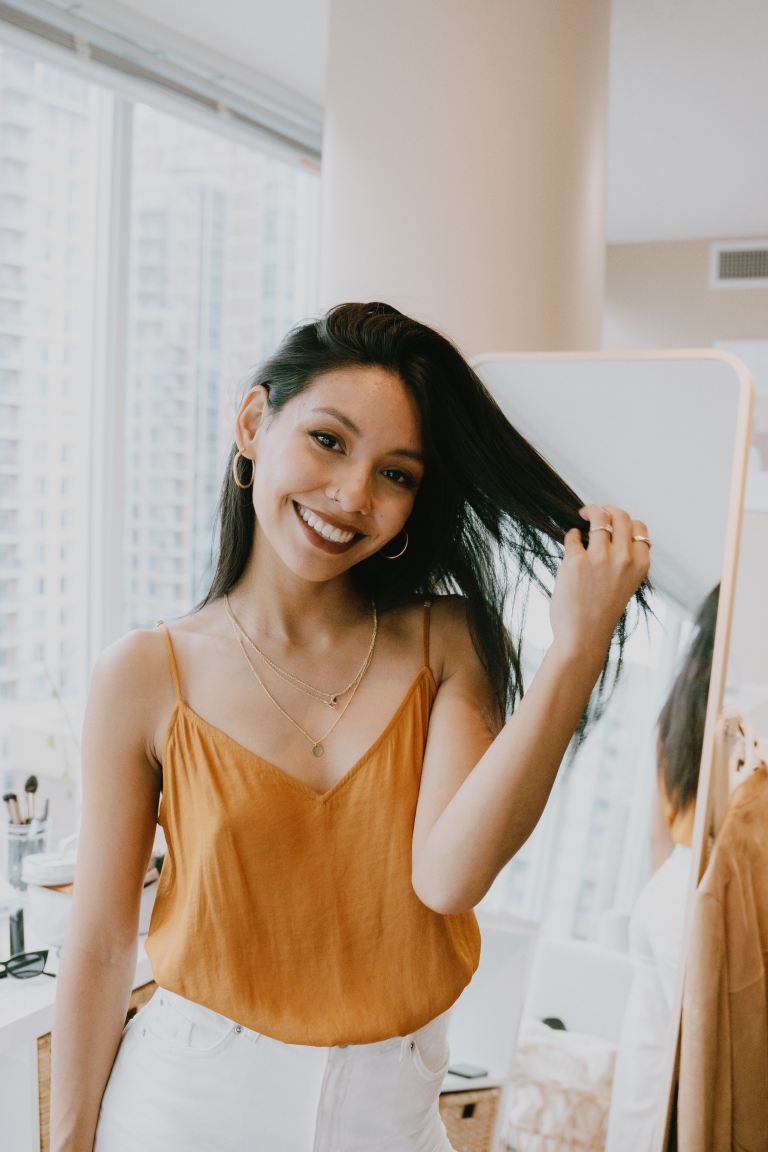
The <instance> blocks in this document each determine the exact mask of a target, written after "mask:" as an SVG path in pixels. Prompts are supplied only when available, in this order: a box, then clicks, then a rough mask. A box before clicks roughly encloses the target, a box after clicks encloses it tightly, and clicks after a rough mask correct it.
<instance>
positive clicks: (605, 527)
mask: <svg viewBox="0 0 768 1152" xmlns="http://www.w3.org/2000/svg"><path fill="white" fill-rule="evenodd" d="M589 532H610V534H611V536H613V525H612V524H599V525H598V527H597V528H590V529H589ZM587 534H589V533H587Z"/></svg>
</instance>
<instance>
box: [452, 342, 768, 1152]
mask: <svg viewBox="0 0 768 1152" xmlns="http://www.w3.org/2000/svg"><path fill="white" fill-rule="evenodd" d="M475 367H476V370H477V371H478V372H479V375H480V376H481V378H482V379H483V381H484V383H485V384H486V385H487V386H488V387H489V388H490V390H491V392H492V393H493V395H494V396H495V397H496V399H497V401H498V403H499V404H500V406H501V408H502V409H503V411H504V412H505V414H506V415H507V416H508V417H509V419H510V421H511V422H512V423H513V424H514V425H515V426H516V427H517V428H518V430H519V431H520V432H521V433H522V434H523V435H524V436H525V437H526V438H527V439H528V440H529V441H530V442H531V443H532V444H533V445H534V446H535V447H536V448H537V449H538V450H539V451H540V452H541V454H542V455H543V456H544V457H545V458H546V459H547V460H548V461H549V462H550V463H551V464H552V465H553V466H554V467H555V468H556V469H557V471H558V472H559V473H560V474H561V475H562V476H563V477H564V479H565V480H566V481H567V482H568V483H569V484H570V485H571V487H572V488H573V489H574V490H575V491H576V492H577V494H578V495H579V496H580V497H582V498H583V500H584V501H585V502H595V503H613V504H618V505H620V506H621V507H623V508H625V509H627V510H628V511H629V512H630V514H631V515H632V516H633V517H634V518H637V519H640V520H644V521H645V522H646V523H647V524H648V528H649V533H650V536H651V539H652V541H653V551H652V563H651V570H650V579H651V581H652V584H653V594H652V596H651V607H652V610H653V615H652V616H651V617H649V618H648V620H647V621H645V620H643V619H640V620H639V622H638V624H637V627H636V628H635V630H634V632H633V634H632V635H631V637H630V639H629V640H628V642H627V646H626V649H625V655H624V665H623V669H622V672H621V676H620V678H619V682H618V686H617V688H616V690H615V692H614V693H613V695H612V697H611V700H610V703H609V705H608V707H607V709H606V710H605V712H604V714H603V715H602V717H601V718H600V720H599V721H598V722H597V723H596V724H595V725H594V727H593V729H592V731H591V733H590V734H589V735H588V737H587V739H586V740H585V742H584V743H583V744H582V745H581V747H580V748H579V749H578V751H577V752H576V753H575V755H572V756H569V757H567V758H566V761H565V762H564V765H563V767H562V768H561V770H560V773H559V776H558V780H557V782H556V784H555V787H554V789H553V792H552V795H551V797H550V800H549V803H548V805H547V808H546V810H545V812H544V815H543V817H542V819H541V821H540V822H539V824H538V826H537V828H536V830H535V831H534V833H533V835H532V836H531V837H530V839H529V841H528V842H527V844H526V845H525V846H524V848H523V849H522V851H521V852H519V853H518V855H517V856H516V857H515V858H514V859H513V860H512V861H511V862H510V863H509V865H508V866H507V867H506V868H505V869H504V870H503V871H502V872H501V873H500V874H499V876H498V877H497V879H496V881H495V883H494V885H493V887H492V888H491V890H490V891H489V893H488V894H487V896H486V898H485V899H484V900H483V902H482V904H481V905H480V906H479V907H478V909H477V913H478V919H479V921H480V923H481V929H482V932H483V956H482V959H481V966H480V969H479V970H478V973H477V974H476V976H475V979H474V980H473V982H472V984H471V985H470V986H469V987H468V988H467V989H466V990H465V993H464V994H463V996H462V997H461V998H460V1000H459V1001H458V1002H457V1004H456V1005H455V1006H454V1010H453V1014H452V1020H451V1046H452V1056H453V1060H454V1062H469V1063H470V1064H475V1065H476V1066H477V1070H478V1071H479V1070H484V1071H485V1072H486V1073H487V1075H486V1076H485V1077H480V1076H478V1077H477V1078H476V1079H475V1080H474V1083H475V1084H476V1085H477V1086H478V1087H479V1086H481V1085H482V1084H486V1085H494V1084H496V1085H497V1086H498V1088H499V1091H500V1094H501V1104H500V1108H499V1113H498V1117H497V1122H496V1132H495V1139H494V1144H493V1147H494V1148H509V1149H510V1150H511V1149H514V1150H515V1152H526V1150H527V1149H534V1148H537V1149H538V1148H546V1149H547V1150H548V1152H554V1150H557V1149H566V1148H568V1149H570V1148H589V1149H603V1148H605V1149H608V1152H627V1150H628V1149H631V1150H632V1152H661V1149H662V1148H664V1147H665V1146H666V1133H667V1130H668V1127H669V1116H668V1112H669V1107H670V1100H671V1098H672V1096H673V1091H672V1090H673V1083H674V1063H675V1051H676V1044H677V1036H678V1024H679V1012H680V1007H679V1005H680V991H681V980H682V971H683V967H684V963H683V961H684V951H685V913H686V905H687V902H688V901H689V899H690V896H691V893H692V891H693V888H694V886H695V883H696V881H697V880H698V876H699V867H700V858H701V840H702V836H703V835H704V831H703V828H704V820H703V817H702V818H701V819H700V820H698V821H696V820H695V819H694V818H695V816H696V814H697V811H698V810H699V809H700V808H701V806H702V804H704V805H706V803H707V795H708V789H709V788H710V784H711V765H712V760H713V740H714V730H715V726H716V725H715V722H716V717H717V713H718V711H719V709H720V707H721V702H722V696H723V686H724V679H725V666H726V660H727V647H728V632H729V627H730V616H731V603H732V597H733V586H734V574H735V566H736V562H737V555H738V544H739V528H740V516H741V504H742V500H743V488H744V477H745V471H746V460H747V450H748V437H749V427H750V417H751V405H752V391H751V384H750V381H749V377H748V374H747V371H746V369H745V368H744V366H743V365H742V364H741V363H740V362H739V361H738V360H737V359H736V358H735V357H733V356H730V355H728V354H725V353H720V352H716V351H702V352H685V353H676V352H668V353H627V354H620V353H612V354H605V355H584V356H575V357H574V356H570V355H544V356H520V355H493V356H487V357H481V358H479V359H478V360H477V361H476V362H475ZM707 630H708V631H707ZM523 635H524V657H525V667H526V683H527V684H529V683H530V680H531V678H532V676H533V674H534V673H535V671H536V667H537V665H538V663H539V661H540V660H541V659H542V657H543V654H544V651H545V650H546V648H547V646H548V644H549V642H550V640H551V632H550V630H549V613H548V601H547V599H546V597H545V596H543V595H541V594H540V593H537V592H536V591H535V590H532V591H531V594H530V599H529V604H528V611H527V614H526V618H525V624H524V628H523ZM702 637H704V639H705V640H707V637H708V641H707V643H705V644H704V647H703V649H702ZM702 653H703V659H704V660H705V662H706V677H708V681H707V678H706V677H705V679H704V681H703V689H702V692H703V695H702V699H701V700H700V702H699V704H700V711H699V713H698V715H699V719H698V720H696V717H695V715H694V714H693V711H691V718H690V723H691V725H693V726H695V725H698V730H699V731H698V741H699V748H700V749H701V754H700V760H699V762H698V763H696V764H695V765H694V766H693V773H694V775H693V781H692V782H691V778H690V766H689V779H688V782H687V784H686V789H687V791H683V792H680V793H678V800H679V799H680V797H681V796H683V797H684V796H685V795H688V796H689V797H690V798H691V802H690V803H688V804H684V805H682V806H681V805H678V806H677V808H676V807H675V805H674V804H673V803H671V802H670V796H669V794H668V791H667V785H668V781H667V776H666V771H667V769H668V768H669V759H668V758H665V751H664V749H665V747H666V746H665V745H664V744H663V743H662V742H661V741H660V726H659V723H658V720H659V715H660V713H661V712H662V710H663V708H664V706H665V704H666V703H667V702H668V701H669V700H670V697H671V693H672V692H673V689H674V687H675V684H676V678H677V677H678V673H679V671H680V669H681V667H682V666H683V665H684V664H685V663H686V661H690V660H691V659H692V658H694V657H695V658H697V659H699V661H701V659H702ZM677 683H678V686H679V683H680V682H679V680H677ZM707 683H708V687H707ZM700 694H701V693H700ZM683 703H684V705H685V707H689V705H690V702H689V701H683ZM678 704H679V701H678ZM691 707H692V706H691ZM667 714H669V711H668V713H667ZM571 751H573V749H571ZM671 755H672V753H670V756H671ZM689 759H690V757H689ZM697 760H698V757H697ZM697 785H698V787H697ZM669 790H670V791H674V777H673V778H672V783H671V784H669ZM697 837H698V842H697ZM470 1083H472V1081H469V1080H467V1079H466V1078H463V1077H460V1076H455V1075H454V1076H450V1075H449V1077H448V1078H447V1080H446V1083H445V1086H444V1087H445V1089H446V1090H458V1089H459V1088H462V1089H464V1090H466V1088H467V1086H468V1084H470Z"/></svg>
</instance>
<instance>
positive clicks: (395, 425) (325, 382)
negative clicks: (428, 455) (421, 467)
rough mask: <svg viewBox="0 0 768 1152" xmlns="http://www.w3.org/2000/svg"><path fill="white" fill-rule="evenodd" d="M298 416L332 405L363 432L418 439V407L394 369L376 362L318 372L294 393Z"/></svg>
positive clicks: (419, 421) (417, 443)
mask: <svg viewBox="0 0 768 1152" xmlns="http://www.w3.org/2000/svg"><path fill="white" fill-rule="evenodd" d="M296 405H297V416H299V418H301V417H303V416H305V415H309V413H311V412H312V411H313V409H315V408H334V409H336V410H338V411H339V412H340V413H343V414H344V415H345V416H346V417H348V419H350V420H351V421H352V422H353V423H354V424H355V425H356V426H357V428H358V429H359V430H360V433H361V434H362V435H366V434H368V433H371V434H372V433H380V432H382V431H385V432H386V433H387V435H392V436H396V437H397V438H398V440H400V441H402V442H403V445H402V446H403V447H405V446H406V441H411V445H412V446H413V447H418V446H419V444H420V442H421V417H420V414H419V407H418V404H417V403H416V400H415V398H414V397H413V395H412V394H411V392H410V391H409V389H408V388H407V387H406V386H405V384H403V381H402V380H401V379H400V377H399V376H398V375H397V373H396V372H392V371H390V370H389V369H387V368H380V367H378V366H375V365H364V366H361V367H357V366H355V367H349V368H336V369H334V370H333V371H332V372H324V373H323V374H322V376H317V377H315V379H314V380H313V381H312V383H311V384H309V385H308V386H307V387H306V388H305V389H304V391H303V392H301V393H300V394H299V395H298V396H297V397H296Z"/></svg>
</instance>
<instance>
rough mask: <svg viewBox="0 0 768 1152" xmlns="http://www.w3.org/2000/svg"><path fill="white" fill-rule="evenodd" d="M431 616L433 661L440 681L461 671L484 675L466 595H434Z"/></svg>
mask: <svg viewBox="0 0 768 1152" xmlns="http://www.w3.org/2000/svg"><path fill="white" fill-rule="evenodd" d="M431 615H432V622H431V629H430V631H431V647H432V648H433V650H434V653H435V660H434V662H433V664H434V665H436V666H437V667H438V668H439V670H440V677H439V681H442V680H447V679H449V677H451V676H453V675H454V674H455V673H456V672H457V671H460V670H461V671H464V672H467V671H472V672H473V673H474V674H475V675H484V671H483V665H482V661H481V660H480V657H479V655H478V653H477V651H476V649H475V645H474V642H473V640H472V633H471V631H470V627H469V616H468V604H467V600H466V597H464V596H457V595H450V596H449V595H446V596H435V597H433V600H432V613H431ZM439 681H438V682H439Z"/></svg>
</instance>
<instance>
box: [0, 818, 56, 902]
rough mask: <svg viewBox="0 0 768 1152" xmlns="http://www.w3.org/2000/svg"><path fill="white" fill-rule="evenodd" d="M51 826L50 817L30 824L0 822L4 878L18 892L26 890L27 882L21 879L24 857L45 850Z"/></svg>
mask: <svg viewBox="0 0 768 1152" xmlns="http://www.w3.org/2000/svg"><path fill="white" fill-rule="evenodd" d="M51 826H52V821H51V818H50V817H49V818H48V819H47V820H45V821H35V822H34V823H32V824H8V823H6V824H0V842H1V843H2V851H3V857H4V860H5V875H6V879H7V880H8V883H9V884H10V885H11V887H12V888H15V889H16V890H17V891H18V892H26V890H27V883H26V881H25V880H23V879H22V864H23V861H24V857H25V856H29V855H30V854H31V853H33V852H45V851H46V850H47V847H48V841H49V838H50V832H51Z"/></svg>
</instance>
